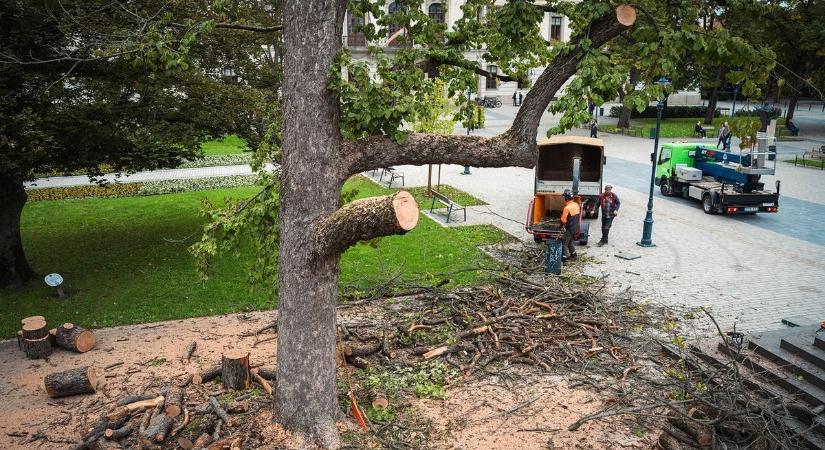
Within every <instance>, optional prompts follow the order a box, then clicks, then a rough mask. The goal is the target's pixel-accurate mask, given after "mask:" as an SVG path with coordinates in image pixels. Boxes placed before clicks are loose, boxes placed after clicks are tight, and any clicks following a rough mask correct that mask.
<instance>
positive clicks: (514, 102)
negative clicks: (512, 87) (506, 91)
mask: <svg viewBox="0 0 825 450" xmlns="http://www.w3.org/2000/svg"><path fill="white" fill-rule="evenodd" d="M513 106H518V105H516V93H515V92H513Z"/></svg>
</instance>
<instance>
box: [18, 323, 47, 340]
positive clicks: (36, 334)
mask: <svg viewBox="0 0 825 450" xmlns="http://www.w3.org/2000/svg"><path fill="white" fill-rule="evenodd" d="M21 331H22V332H23V339H40V338H42V337H46V336H48V334H49V328H48V326H47V325H46V321H45V320H43V319H32V320H29V321H27V322H26V323H24V324H23V328H22V329H21Z"/></svg>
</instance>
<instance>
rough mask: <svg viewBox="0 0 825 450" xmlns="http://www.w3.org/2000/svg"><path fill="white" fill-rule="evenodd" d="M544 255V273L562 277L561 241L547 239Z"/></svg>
mask: <svg viewBox="0 0 825 450" xmlns="http://www.w3.org/2000/svg"><path fill="white" fill-rule="evenodd" d="M545 242H547V248H546V250H545V253H544V273H552V274H555V275H561V256H562V250H561V239H547V241H545Z"/></svg>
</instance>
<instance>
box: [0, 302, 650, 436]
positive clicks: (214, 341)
mask: <svg viewBox="0 0 825 450" xmlns="http://www.w3.org/2000/svg"><path fill="white" fill-rule="evenodd" d="M47 319H48V318H47ZM274 319H275V314H274V313H272V312H254V313H243V314H234V315H225V316H216V317H203V318H194V319H186V320H176V321H169V322H161V323H154V324H143V325H131V326H122V327H114V328H105V329H99V330H95V331H96V334H97V340H98V344H97V347H96V348H95V349H93V350H92V351H90V352H88V353H84V354H77V353H71V352H68V351H64V350H60V349H56V350H55V352H54V353H53V354H52V356H51V357H50V358H49V359H48V360H34V361H33V360H28V359H26V358H25V356H24V355H23V353H22V352H21V351H20V350H18V348H17V343H16V341H15V340H8V341H4V342H0V398H2V399H3V401H2V402H0V448H1V449H4V450H16V449H21V450H24V449H25V450H30V449H32V448H39V449H64V448H66V446H67V444H66V443H60V442H46V441H43V440H37V441H34V442H31V443H25V441H26V440H27V438H26V437H25V436H24V433H28V434H29V435H31V434H34V433H36V432H38V431H40V432H42V433H44V434H46V435H48V436H49V437H50V438H52V440H55V441H61V440H62V441H66V442H68V441H75V442H79V440H80V436H81V435H82V434H83V432H85V431H86V429H87V427H88V426H89V424H90V421H91V420H93V419H94V417H96V416H95V415H90V414H88V413H87V412H88V411H92V410H99V409H101V408H102V407H104V406H106V405H108V404H113V403H114V402H115V401H116V400H117V399H119V398H121V397H124V396H126V395H130V394H133V393H135V392H136V391H137V390H139V389H140V387H141V386H144V385H146V384H147V383H149V382H151V381H152V380H153V379H156V378H159V379H161V380H164V381H167V382H168V381H170V380H182V379H184V378H185V377H186V376H187V375H188V374H190V373H194V372H197V371H199V370H201V369H202V368H204V367H207V366H211V365H214V364H216V363H218V362H219V361H220V355H221V353H222V352H223V351H224V350H228V349H245V350H249V352H250V355H251V356H250V357H251V362H252V364H253V365H264V364H265V365H272V363H273V362H274V356H275V340H274V339H272V337H273V335H272V334H271V333H270V334H266V335H261V336H258V337H256V336H248V337H243V336H242V335H244V334H246V333H250V332H253V331H254V330H257V329H260V328H261V327H263V326H265V325H266V324H268V323H270V322H271V321H272V320H274ZM56 325H57V324H50V326H51V327H54V326H56ZM79 325H81V326H82V325H83V324H79ZM193 340H196V341H197V343H198V346H197V350H196V351H195V355H194V357H193V358H192V359H191V361H190V362H188V363H187V362H184V361H182V359H181V356H182V354H183V353H184V351H185V349H186V347H187V346H188V345H189V343H191V342H192V341H193ZM259 341H260V342H259ZM119 363H122V364H119ZM115 364H117V365H116V366H114V367H112V368H111V369H108V370H106V375H105V377H106V378H105V381H106V383H105V386H104V387H103V388H102V389H100V390H99V391H98V393H97V394H93V395H79V396H73V397H65V398H59V399H50V398H49V397H48V396H47V395H46V393H45V391H44V388H43V378H44V377H45V376H46V375H47V374H49V373H52V372H57V371H62V370H66V369H70V368H73V367H80V366H94V367H96V368H98V369H100V370H102V369H104V368H105V367H107V366H112V365H115ZM490 381H493V382H488V381H487V380H481V381H476V382H472V383H471V384H465V385H461V386H460V387H456V388H454V389H450V391H449V395H448V397H447V399H446V400H443V401H438V400H420V401H417V402H415V404H414V405H415V407H416V408H417V409H418V410H419V411H420V413H421V415H422V416H423V417H425V418H428V419H431V420H432V421H433V423H434V424H435V426H436V429H437V430H438V431H439V433H437V434H438V435H440V436H443V438H441V439H442V441H440V442H438V443H437V445H438V447H437V448H445V449H456V450H458V449H462V450H471V449H489V450H492V449H508V450H511V449H512V450H521V449H524V450H527V449H547V448H571V449H572V448H605V449H607V448H619V447H621V448H644V447H646V446H649V445H650V444H649V442H650V441H649V440H647V439H646V438H642V439H639V438H637V437H635V436H634V435H633V430H631V429H629V428H628V427H626V426H624V425H623V424H622V423H621V422H620V421H608V422H594V423H588V424H585V425H584V426H582V427H581V428H580V429H579V430H577V431H575V432H569V431H567V426H568V425H569V424H570V423H572V422H574V421H575V420H576V419H578V418H579V417H580V416H581V415H584V414H589V413H592V412H594V411H597V410H598V409H599V408H600V407H601V406H602V405H601V402H600V400H599V399H598V395H597V394H596V393H593V392H590V391H588V390H586V389H583V388H577V389H571V388H570V387H568V386H567V384H566V383H565V381H564V380H563V379H562V378H559V377H550V376H538V375H536V376H533V377H532V378H531V379H530V381H529V384H527V385H524V386H513V385H511V386H507V385H500V384H498V383H496V382H495V381H496V380H490ZM532 399H535V400H534V401H533V402H531V403H530V404H529V405H526V406H523V407H520V408H518V409H517V410H515V411H513V412H512V413H507V411H508V410H509V409H512V408H514V407H517V406H519V405H521V404H522V403H524V402H526V401H530V400H532ZM550 441H552V444H549V442H550Z"/></svg>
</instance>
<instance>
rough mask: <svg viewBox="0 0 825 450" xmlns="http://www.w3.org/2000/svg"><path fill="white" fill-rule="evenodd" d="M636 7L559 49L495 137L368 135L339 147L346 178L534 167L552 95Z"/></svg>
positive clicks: (625, 24)
mask: <svg viewBox="0 0 825 450" xmlns="http://www.w3.org/2000/svg"><path fill="white" fill-rule="evenodd" d="M634 22H635V10H633V8H631V7H629V6H627V5H623V6H620V7H619V8H617V9H616V11H614V12H611V13H609V14H607V15H605V16H603V17H601V18H600V19H597V20H595V21H594V22H593V23H592V24H591V26H590V27H589V28H588V29H587V30H586V31H583V32H582V33H579V34H577V35H576V36H574V38H573V41H572V42H571V45H570V46H568V47H567V48H564V49H561V50H560V51H559V52H558V54H557V55H556V56H555V58H554V59H553V61H552V62H551V63H550V65H548V66H547V68H545V70H544V72H543V73H542V74H541V76H540V77H539V78H538V80H536V83H535V84H534V86H533V87H532V89H530V91H529V92H528V93H527V97H525V99H524V104H523V105H522V106H521V108H520V109H519V112H518V114H517V115H516V118H515V120H514V121H513V125H512V127H511V128H510V130H508V131H507V132H505V133H503V134H501V135H499V136H496V137H493V138H483V137H477V136H455V135H451V136H449V135H435V134H419V133H416V134H411V135H410V136H409V137H408V138H407V140H406V141H405V142H403V143H397V142H395V141H393V140H392V139H390V138H389V137H387V136H370V137H367V138H363V139H358V140H355V141H349V142H344V143H343V144H342V146H341V159H342V164H341V168H342V169H341V170H342V173H341V174H340V175H341V177H342V179H345V178H346V177H348V176H350V175H353V174H356V173H359V172H363V171H366V170H370V169H375V168H380V167H389V166H394V165H402V164H413V165H422V164H433V163H441V164H461V165H471V166H475V167H507V166H518V167H532V166H533V165H534V164H535V158H536V153H535V152H536V133H537V130H538V125H539V121H540V119H541V116H542V114H544V111H545V110H546V109H547V106H548V105H549V104H550V101H551V100H552V99H553V96H554V95H556V93H557V92H558V91H559V89H561V87H562V86H563V85H564V83H565V82H567V80H568V79H570V77H572V76H573V75H575V73H576V71H577V70H578V65H579V62H581V60H582V59H583V58H584V56H585V54H586V53H585V51H584V49H583V44H584V42H585V41H589V44H590V45H589V47H590V48H599V47H601V46H603V45H604V44H606V43H607V42H608V41H610V40H611V39H613V38H614V37H616V36H618V35H620V34H621V33H622V32H624V31H625V30H627V29H629V28H630V27H631V26H633V23H634Z"/></svg>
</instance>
